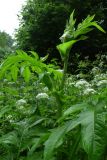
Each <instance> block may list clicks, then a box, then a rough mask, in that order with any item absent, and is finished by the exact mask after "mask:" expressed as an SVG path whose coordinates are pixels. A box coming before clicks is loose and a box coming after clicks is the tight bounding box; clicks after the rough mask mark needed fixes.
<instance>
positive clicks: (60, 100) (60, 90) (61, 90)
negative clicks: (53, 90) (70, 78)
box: [55, 54, 69, 118]
mask: <svg viewBox="0 0 107 160" xmlns="http://www.w3.org/2000/svg"><path fill="white" fill-rule="evenodd" d="M68 58H69V54H67V56H66V57H65V59H64V73H63V77H62V82H61V85H60V89H59V94H56V96H55V97H56V101H57V103H58V113H57V117H58V118H60V117H61V116H62V107H63V101H62V99H63V97H62V95H63V94H64V93H63V89H64V85H65V80H66V73H67V66H68Z"/></svg>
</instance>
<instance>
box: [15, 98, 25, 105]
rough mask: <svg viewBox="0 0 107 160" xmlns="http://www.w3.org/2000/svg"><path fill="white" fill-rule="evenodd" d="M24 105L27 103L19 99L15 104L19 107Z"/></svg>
mask: <svg viewBox="0 0 107 160" xmlns="http://www.w3.org/2000/svg"><path fill="white" fill-rule="evenodd" d="M26 103H27V102H26V100H24V99H19V100H18V101H17V102H16V105H18V106H21V105H24V104H26Z"/></svg>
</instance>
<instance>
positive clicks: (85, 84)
mask: <svg viewBox="0 0 107 160" xmlns="http://www.w3.org/2000/svg"><path fill="white" fill-rule="evenodd" d="M90 86H91V85H90V84H89V83H88V82H87V81H85V80H84V79H81V80H79V81H77V82H76V84H75V87H77V88H82V87H90Z"/></svg>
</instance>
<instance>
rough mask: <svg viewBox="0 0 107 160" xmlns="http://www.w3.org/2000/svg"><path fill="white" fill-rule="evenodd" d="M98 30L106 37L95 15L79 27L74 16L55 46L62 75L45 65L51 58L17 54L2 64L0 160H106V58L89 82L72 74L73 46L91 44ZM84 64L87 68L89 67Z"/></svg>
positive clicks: (0, 70) (51, 66)
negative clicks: (89, 37)
mask: <svg viewBox="0 0 107 160" xmlns="http://www.w3.org/2000/svg"><path fill="white" fill-rule="evenodd" d="M94 28H97V29H98V30H99V31H101V32H103V33H105V31H104V30H103V29H102V28H101V27H100V26H99V25H98V23H97V22H96V21H94V16H87V17H86V19H85V20H83V21H82V22H81V23H79V24H78V25H77V23H76V19H74V11H73V12H72V13H71V15H70V19H69V21H68V22H67V24H66V28H65V30H64V33H63V35H62V36H61V37H60V40H61V44H59V45H57V47H56V48H57V50H58V51H59V53H60V56H61V59H62V63H63V69H62V70H61V69H60V67H59V66H58V65H55V64H53V63H51V64H46V63H45V61H46V60H47V58H48V55H46V56H45V57H41V58H40V57H39V56H38V54H37V53H36V52H34V51H30V52H29V55H28V54H27V53H26V52H24V51H21V50H17V51H16V53H15V54H14V55H13V54H12V55H10V56H9V57H7V59H5V60H4V61H3V62H2V64H1V66H0V79H1V91H0V109H1V111H0V160H6V159H7V160H34V159H37V160H65V159H66V160H106V159H107V71H105V70H102V69H101V66H100V63H101V62H102V63H104V62H103V59H97V60H96V62H94V64H93V69H92V70H90V72H89V73H88V74H89V75H90V77H88V80H87V79H85V77H84V75H82V78H81V74H82V73H80V74H79V75H72V74H68V72H67V68H68V60H69V57H70V54H71V55H72V50H73V46H74V45H75V44H78V43H80V42H81V41H84V40H86V39H87V38H88V36H87V33H89V32H90V31H92V30H93V29H94ZM103 33H102V34H103ZM103 58H106V57H105V56H103ZM98 62H100V63H99V65H98ZM84 64H85V65H84ZM79 65H80V68H83V66H84V68H85V66H87V62H81V63H80V64H79ZM96 65H97V67H96ZM89 75H88V76H89Z"/></svg>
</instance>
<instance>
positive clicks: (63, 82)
mask: <svg viewBox="0 0 107 160" xmlns="http://www.w3.org/2000/svg"><path fill="white" fill-rule="evenodd" d="M68 58H69V54H67V56H66V57H65V59H64V73H63V77H62V82H61V90H63V89H64V84H65V80H66V73H67V67H68Z"/></svg>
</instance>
